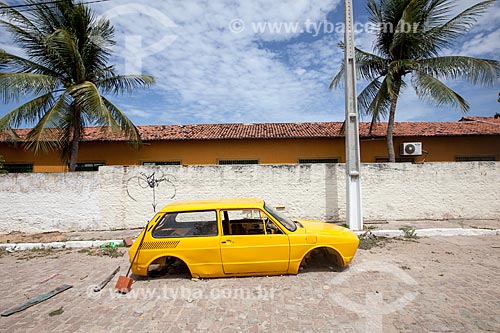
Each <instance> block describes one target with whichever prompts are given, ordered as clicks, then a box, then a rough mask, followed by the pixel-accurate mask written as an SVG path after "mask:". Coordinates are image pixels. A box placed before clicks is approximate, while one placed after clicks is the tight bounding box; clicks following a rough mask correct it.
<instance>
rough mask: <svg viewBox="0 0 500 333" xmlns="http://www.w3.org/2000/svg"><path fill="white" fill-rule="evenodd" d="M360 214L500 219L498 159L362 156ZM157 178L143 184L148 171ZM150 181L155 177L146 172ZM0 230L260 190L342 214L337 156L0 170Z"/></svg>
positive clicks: (137, 221)
mask: <svg viewBox="0 0 500 333" xmlns="http://www.w3.org/2000/svg"><path fill="white" fill-rule="evenodd" d="M361 171H362V179H361V181H362V191H363V192H362V193H363V214H364V217H365V220H372V221H373V220H439V219H500V200H499V197H500V189H499V179H500V163H499V162H471V163H426V164H422V165H417V164H399V163H398V164H364V165H362V169H361ZM153 173H154V178H155V180H156V181H158V182H157V184H158V186H157V187H155V193H154V194H155V201H153V189H152V188H151V187H149V186H148V183H147V178H146V176H151V175H152V174H153ZM150 180H151V181H152V180H153V178H151V177H150ZM0 194H1V198H2V200H1V201H0V232H2V233H6V232H11V231H25V232H41V231H53V230H59V231H69V230H90V229H92V230H109V229H120V228H130V227H140V226H143V225H144V224H145V223H146V222H147V220H148V219H150V218H151V217H152V216H153V215H154V211H153V202H155V203H156V210H158V209H160V208H161V207H162V206H164V205H166V204H168V203H170V202H173V201H182V200H197V199H217V198H227V197H260V198H263V199H265V200H266V201H267V202H268V203H270V204H271V205H273V206H282V207H284V209H285V210H284V212H285V213H286V214H287V215H288V216H290V217H294V218H305V219H309V218H310V219H320V220H329V221H342V220H344V219H345V176H344V165H343V164H338V165H334V164H333V165H245V166H161V167H160V166H158V167H101V168H100V170H99V172H78V173H33V174H9V175H0Z"/></svg>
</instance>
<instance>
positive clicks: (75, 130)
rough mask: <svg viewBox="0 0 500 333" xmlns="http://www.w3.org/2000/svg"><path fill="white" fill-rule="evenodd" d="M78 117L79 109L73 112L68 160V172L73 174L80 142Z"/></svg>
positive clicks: (79, 114)
mask: <svg viewBox="0 0 500 333" xmlns="http://www.w3.org/2000/svg"><path fill="white" fill-rule="evenodd" d="M80 116H81V112H80V109H79V107H76V110H75V124H74V128H73V140H71V150H70V159H69V172H74V171H75V170H76V162H77V161H78V144H79V142H80V134H81V128H80Z"/></svg>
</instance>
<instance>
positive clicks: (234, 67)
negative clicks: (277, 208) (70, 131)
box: [0, 0, 500, 125]
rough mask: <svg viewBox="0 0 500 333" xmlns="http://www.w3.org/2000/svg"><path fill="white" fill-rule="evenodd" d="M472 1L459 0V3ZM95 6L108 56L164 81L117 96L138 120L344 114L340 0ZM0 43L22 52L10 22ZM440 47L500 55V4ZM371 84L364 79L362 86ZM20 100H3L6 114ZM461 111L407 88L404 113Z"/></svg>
mask: <svg viewBox="0 0 500 333" xmlns="http://www.w3.org/2000/svg"><path fill="white" fill-rule="evenodd" d="M86 1H90V0H86ZM6 3H8V4H9V5H16V4H19V3H20V1H19V0H10V1H6ZM474 3H477V1H472V0H457V2H456V8H455V11H456V13H458V12H459V11H461V10H463V9H465V8H466V7H467V6H470V5H473V4H474ZM89 6H91V8H93V9H94V10H95V12H96V13H97V14H98V15H101V16H104V17H107V18H108V19H109V20H110V21H111V23H112V24H113V25H114V27H115V40H116V45H115V46H114V48H113V53H114V55H113V57H111V59H110V63H112V64H114V65H115V66H116V69H117V71H118V72H119V73H122V74H139V73H143V74H149V75H152V76H154V78H155V79H156V84H155V85H154V86H152V87H151V88H149V89H145V90H137V91H135V92H134V93H133V94H132V95H123V96H116V97H112V98H111V99H112V101H113V102H114V103H116V104H117V105H118V106H119V107H120V108H121V110H122V111H124V112H125V113H126V114H127V116H128V117H129V118H131V119H132V121H133V122H134V123H135V124H136V125H153V124H203V123H264V122H318V121H343V120H344V91H343V89H337V90H333V91H331V90H329V89H328V86H329V84H330V81H331V79H332V78H333V76H334V75H335V74H336V73H337V71H338V70H339V67H340V64H341V62H342V61H343V53H342V50H341V49H339V48H338V47H337V43H338V42H339V41H341V40H343V30H342V22H343V3H342V2H341V1H339V0H314V1H312V0H287V1H269V0H252V1H248V0H242V1H234V0H206V1H195V0H184V1H178V0H164V1H153V0H143V1H140V2H139V1H138V0H109V1H104V2H96V3H91V4H89ZM365 6H366V2H365V1H360V0H354V21H355V23H356V30H357V33H356V35H355V44H356V46H357V47H359V48H361V49H363V50H366V51H372V46H373V45H372V43H373V40H374V37H375V35H374V34H373V32H372V31H371V30H370V29H369V27H367V25H366V23H367V17H366V7H365ZM0 48H2V49H4V50H6V51H8V52H12V53H16V54H20V52H21V51H20V50H19V49H17V48H16V46H15V44H14V43H13V42H12V40H11V39H10V37H9V35H8V34H7V33H6V32H5V31H2V30H0ZM442 53H443V54H450V55H451V54H453V55H465V56H474V57H480V58H489V59H499V56H498V54H500V3H498V2H497V3H496V4H495V5H494V6H493V7H491V8H490V9H489V10H488V12H487V13H486V14H484V15H483V16H481V17H480V18H479V19H478V22H477V24H476V25H475V26H474V28H473V29H472V30H471V31H470V32H469V33H468V34H467V35H466V36H465V37H464V38H462V39H459V40H457V41H456V43H455V44H454V45H453V47H452V48H450V49H446V50H443V51H442ZM447 84H449V85H450V86H451V87H452V88H453V89H455V90H456V91H457V92H459V93H460V94H461V95H462V96H463V97H464V98H465V99H466V100H467V101H468V102H469V103H470V111H469V113H468V114H469V115H471V116H492V115H494V114H495V113H496V112H500V103H499V102H498V101H497V99H498V93H499V91H500V87H489V88H485V87H475V86H472V85H471V84H469V83H466V82H457V81H455V82H447ZM365 85H366V82H362V81H358V92H359V91H361V89H362V88H363V87H364V86H365ZM13 107H15V105H14V104H9V105H5V104H0V116H3V115H5V114H6V113H7V112H8V111H10V110H11V109H12V108H13ZM462 116H463V114H462V113H461V112H460V110H458V109H452V108H450V107H441V108H436V107H434V106H433V105H432V104H428V103H426V102H425V101H421V100H419V99H418V97H417V96H416V95H415V93H414V91H413V89H412V88H411V86H409V87H408V88H406V90H404V91H403V93H402V95H401V98H400V101H399V104H398V109H397V112H396V121H457V120H458V119H460V118H461V117H462ZM361 119H362V120H364V121H369V120H370V119H369V117H367V116H364V117H363V116H362V118H361Z"/></svg>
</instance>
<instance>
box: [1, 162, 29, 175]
mask: <svg viewBox="0 0 500 333" xmlns="http://www.w3.org/2000/svg"><path fill="white" fill-rule="evenodd" d="M3 168H4V169H5V170H7V171H8V172H9V173H25V172H33V164H28V163H5V164H4V165H3Z"/></svg>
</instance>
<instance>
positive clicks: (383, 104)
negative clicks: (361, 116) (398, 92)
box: [358, 76, 391, 133]
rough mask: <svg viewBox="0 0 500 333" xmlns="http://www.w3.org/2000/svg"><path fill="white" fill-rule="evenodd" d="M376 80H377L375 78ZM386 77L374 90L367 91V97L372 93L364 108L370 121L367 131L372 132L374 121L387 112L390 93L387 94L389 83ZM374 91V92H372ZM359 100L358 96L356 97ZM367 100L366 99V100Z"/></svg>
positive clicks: (384, 115)
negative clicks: (369, 116)
mask: <svg viewBox="0 0 500 333" xmlns="http://www.w3.org/2000/svg"><path fill="white" fill-rule="evenodd" d="M377 81H378V80H377ZM388 81H389V80H388V79H387V76H386V77H385V78H384V80H382V82H381V83H380V85H379V88H378V90H377V91H376V92H375V91H373V90H372V91H367V93H366V94H367V97H368V94H372V96H373V98H372V99H371V102H370V104H369V105H367V107H366V109H365V114H367V115H371V118H372V119H371V122H370V130H369V133H372V130H373V127H374V125H375V123H377V122H379V121H380V120H381V119H382V118H385V117H386V116H387V114H388V113H389V107H390V104H391V102H390V94H389V84H388ZM374 92H375V93H374ZM358 100H359V98H358ZM368 101H369V100H368V99H367V100H366V102H368Z"/></svg>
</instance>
